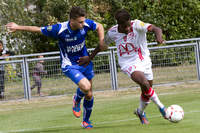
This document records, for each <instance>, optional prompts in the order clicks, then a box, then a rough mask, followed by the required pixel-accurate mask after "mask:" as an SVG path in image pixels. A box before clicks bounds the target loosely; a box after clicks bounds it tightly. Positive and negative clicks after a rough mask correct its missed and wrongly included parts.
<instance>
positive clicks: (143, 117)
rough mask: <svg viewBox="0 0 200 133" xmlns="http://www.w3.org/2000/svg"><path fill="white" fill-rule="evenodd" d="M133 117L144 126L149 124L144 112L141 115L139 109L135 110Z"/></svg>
mask: <svg viewBox="0 0 200 133" xmlns="http://www.w3.org/2000/svg"><path fill="white" fill-rule="evenodd" d="M135 115H136V116H137V117H139V118H140V122H141V123H142V124H146V125H147V124H149V121H148V120H147V117H146V114H145V112H144V113H143V114H140V112H139V109H136V110H135Z"/></svg>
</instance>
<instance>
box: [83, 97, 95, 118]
mask: <svg viewBox="0 0 200 133" xmlns="http://www.w3.org/2000/svg"><path fill="white" fill-rule="evenodd" d="M93 103H94V98H93V97H92V99H91V100H90V101H88V100H86V99H84V102H83V107H84V112H83V121H86V122H89V119H90V115H91V113H92V107H93Z"/></svg>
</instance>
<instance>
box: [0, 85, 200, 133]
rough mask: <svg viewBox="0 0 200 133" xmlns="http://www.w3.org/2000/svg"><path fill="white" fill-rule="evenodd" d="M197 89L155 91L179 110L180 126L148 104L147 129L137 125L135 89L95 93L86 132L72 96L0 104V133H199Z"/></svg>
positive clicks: (168, 88) (184, 86) (136, 94)
mask: <svg viewBox="0 0 200 133" xmlns="http://www.w3.org/2000/svg"><path fill="white" fill-rule="evenodd" d="M199 85H200V83H199V82H196V83H191V82H189V83H185V84H180V85H173V86H163V87H157V88H155V90H156V92H157V94H158V95H159V97H160V99H161V101H162V102H163V103H164V104H165V105H166V106H169V105H171V104H178V105H180V106H182V107H183V109H184V111H185V117H184V120H183V121H181V122H180V123H171V122H169V121H167V120H164V119H163V118H162V117H161V116H160V113H159V111H158V109H157V107H156V106H155V105H154V104H153V103H150V105H149V106H148V108H147V109H146V112H147V116H148V119H149V121H150V125H141V124H140V122H139V119H138V118H137V117H136V116H135V115H133V110H134V109H135V108H137V107H138V103H139V94H140V91H139V90H138V89H137V90H123V91H122V90H121V91H104V92H95V94H94V96H95V104H94V110H93V114H92V117H91V120H92V121H93V124H94V128H93V129H92V130H89V131H88V130H85V129H83V128H82V127H80V122H81V119H82V118H80V119H77V118H75V117H74V116H73V115H72V111H71V107H72V103H71V102H72V98H71V96H72V95H70V96H62V97H52V98H34V99H32V100H31V101H6V102H0V133H10V132H14V133H57V132H59V133H86V132H87V133H88V132H89V133H133V132H134V133H171V132H176V133H188V132H191V133H193V132H197V131H198V130H200V127H199V123H200V115H199V112H200V103H199V99H200V95H199V94H200V88H199Z"/></svg>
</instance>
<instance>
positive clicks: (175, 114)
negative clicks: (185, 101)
mask: <svg viewBox="0 0 200 133" xmlns="http://www.w3.org/2000/svg"><path fill="white" fill-rule="evenodd" d="M166 118H167V119H168V120H169V121H171V122H174V123H177V122H180V121H181V120H183V118H184V111H183V108H182V107H181V106H179V105H171V106H169V107H168V108H167V110H166Z"/></svg>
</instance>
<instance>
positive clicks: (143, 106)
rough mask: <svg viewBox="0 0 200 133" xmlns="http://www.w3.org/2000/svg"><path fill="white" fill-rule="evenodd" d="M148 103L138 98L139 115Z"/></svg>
mask: <svg viewBox="0 0 200 133" xmlns="http://www.w3.org/2000/svg"><path fill="white" fill-rule="evenodd" d="M149 103H150V101H144V100H143V99H142V97H141V96H140V105H139V108H138V109H139V111H140V113H141V114H143V113H144V110H145V108H146V107H147V105H148V104H149Z"/></svg>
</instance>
